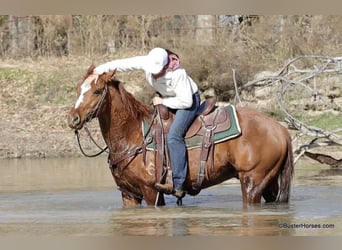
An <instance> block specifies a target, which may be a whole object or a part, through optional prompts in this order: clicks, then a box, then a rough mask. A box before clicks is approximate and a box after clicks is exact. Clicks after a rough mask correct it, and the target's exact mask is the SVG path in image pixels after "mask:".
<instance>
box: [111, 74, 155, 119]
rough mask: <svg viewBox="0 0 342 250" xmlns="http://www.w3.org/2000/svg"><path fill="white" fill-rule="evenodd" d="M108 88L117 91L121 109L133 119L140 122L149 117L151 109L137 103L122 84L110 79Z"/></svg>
mask: <svg viewBox="0 0 342 250" xmlns="http://www.w3.org/2000/svg"><path fill="white" fill-rule="evenodd" d="M109 85H110V86H113V87H114V88H116V89H117V91H118V92H119V94H120V97H121V101H122V104H123V107H124V108H125V109H126V111H127V112H128V113H129V115H130V116H131V117H133V118H134V119H136V120H138V121H141V120H142V119H144V118H145V117H149V116H150V112H151V109H150V107H149V106H148V105H146V104H144V103H142V102H139V101H138V100H137V99H136V98H135V97H134V96H133V95H132V94H131V93H129V92H128V91H127V90H126V89H125V88H124V86H123V83H122V82H120V81H119V80H117V79H112V80H111V83H110V84H109Z"/></svg>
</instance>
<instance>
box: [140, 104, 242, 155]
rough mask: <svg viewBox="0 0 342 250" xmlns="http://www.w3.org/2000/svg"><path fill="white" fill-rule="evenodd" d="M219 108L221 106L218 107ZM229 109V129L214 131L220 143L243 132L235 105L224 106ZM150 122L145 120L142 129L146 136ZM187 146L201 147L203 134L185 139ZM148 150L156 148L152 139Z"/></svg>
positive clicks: (215, 139) (189, 147) (215, 140)
mask: <svg viewBox="0 0 342 250" xmlns="http://www.w3.org/2000/svg"><path fill="white" fill-rule="evenodd" d="M218 108H219V107H218ZM224 108H225V109H226V111H227V114H228V117H229V120H230V127H229V128H228V129H227V130H224V131H221V132H218V133H214V136H213V137H214V138H213V139H214V143H215V144H217V143H220V142H223V141H227V140H229V139H232V138H235V137H237V136H239V135H240V134H241V128H240V125H239V121H238V117H237V115H236V110H235V107H234V106H233V105H228V106H225V107H224ZM149 126H150V124H149V123H148V121H147V120H144V121H143V125H142V130H143V136H144V138H145V137H146V133H148V130H149ZM185 143H186V147H187V149H193V148H199V147H201V145H202V136H201V135H194V136H192V137H190V138H186V139H185ZM146 149H147V150H152V151H155V150H156V145H155V143H154V142H153V141H152V142H151V143H150V144H148V145H147V147H146Z"/></svg>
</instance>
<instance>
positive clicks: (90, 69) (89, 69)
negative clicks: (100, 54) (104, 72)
mask: <svg viewBox="0 0 342 250" xmlns="http://www.w3.org/2000/svg"><path fill="white" fill-rule="evenodd" d="M94 69H95V65H94V64H92V65H90V66H89V68H88V70H87V75H90V74H92V73H93V71H94Z"/></svg>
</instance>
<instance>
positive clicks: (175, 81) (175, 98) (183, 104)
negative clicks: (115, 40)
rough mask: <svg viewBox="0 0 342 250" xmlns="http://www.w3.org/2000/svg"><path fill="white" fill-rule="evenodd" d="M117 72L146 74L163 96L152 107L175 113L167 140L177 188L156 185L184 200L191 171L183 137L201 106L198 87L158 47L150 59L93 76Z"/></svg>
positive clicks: (115, 64)
mask: <svg viewBox="0 0 342 250" xmlns="http://www.w3.org/2000/svg"><path fill="white" fill-rule="evenodd" d="M114 69H116V71H118V72H124V71H133V70H142V71H144V72H145V76H146V80H147V81H148V83H149V84H150V85H151V86H152V87H153V88H154V89H155V90H156V91H157V92H159V93H160V95H161V96H155V97H154V98H153V100H152V102H153V105H158V104H163V105H165V106H166V107H168V108H169V109H170V110H171V111H172V112H174V113H175V118H174V121H173V122H172V124H171V127H170V131H169V134H168V137H167V144H168V148H169V154H170V161H171V169H172V178H173V184H174V186H172V184H171V183H168V182H167V183H165V184H161V183H156V185H155V187H156V189H158V190H159V191H161V192H165V193H172V194H173V195H175V196H176V197H177V198H182V197H183V196H184V195H185V187H184V183H185V180H186V175H187V170H188V160H187V153H186V145H185V141H184V136H185V133H186V131H187V129H188V128H189V126H190V125H191V123H192V122H193V120H194V118H195V116H196V112H197V110H198V108H199V106H200V96H199V94H198V87H197V84H196V83H195V82H194V81H193V80H192V79H191V77H190V76H188V74H187V73H186V71H185V69H184V68H183V67H182V66H180V61H179V57H178V55H177V54H175V53H173V52H171V51H170V50H167V49H163V48H159V47H157V48H154V49H152V50H151V51H150V52H149V53H148V54H147V55H143V56H135V57H130V58H124V59H117V60H114V61H110V62H107V63H104V64H102V65H100V66H98V67H96V68H95V69H94V73H95V74H98V75H101V74H103V73H107V72H109V71H110V70H114Z"/></svg>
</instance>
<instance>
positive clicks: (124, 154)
mask: <svg viewBox="0 0 342 250" xmlns="http://www.w3.org/2000/svg"><path fill="white" fill-rule="evenodd" d="M107 93H108V86H107V85H105V88H104V90H103V92H102V95H101V97H100V99H99V101H98V102H97V104H96V106H95V107H94V108H93V110H92V111H91V112H90V113H89V114H88V115H87V117H86V118H85V120H84V124H83V127H84V129H85V131H86V132H87V135H88V136H89V138H90V139H91V141H92V142H93V143H94V144H95V145H96V147H97V148H99V149H100V151H99V152H97V153H95V154H88V153H86V152H85V151H84V149H83V147H82V145H81V141H80V134H79V130H78V129H75V134H76V137H77V142H78V146H79V148H80V151H81V152H82V154H83V155H84V156H86V157H97V156H99V155H101V154H102V153H104V152H107V153H108V154H109V157H108V159H109V161H110V164H111V165H116V164H117V163H119V162H121V161H123V160H125V159H127V158H130V157H133V156H134V157H135V156H137V155H138V154H141V153H143V152H145V151H146V146H147V145H148V144H149V143H151V140H152V138H151V137H147V135H148V134H149V132H150V130H151V127H152V124H153V121H154V119H155V118H156V112H154V115H153V118H152V120H151V124H150V126H149V129H148V132H147V133H146V135H145V138H144V141H143V143H142V144H141V145H140V146H136V147H134V148H133V149H129V148H128V149H124V150H122V151H120V152H112V151H110V150H108V146H106V147H101V146H100V145H99V144H98V143H97V142H96V140H95V139H94V137H93V136H92V135H91V132H90V130H89V128H88V126H87V123H88V122H90V121H91V120H92V119H93V118H94V117H97V115H98V113H99V111H100V110H101V106H102V104H103V101H104V99H105V97H106V95H107ZM111 155H116V156H119V157H116V159H114V160H112V159H111V157H110V156H111ZM133 159H134V158H133ZM133 159H132V160H133Z"/></svg>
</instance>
